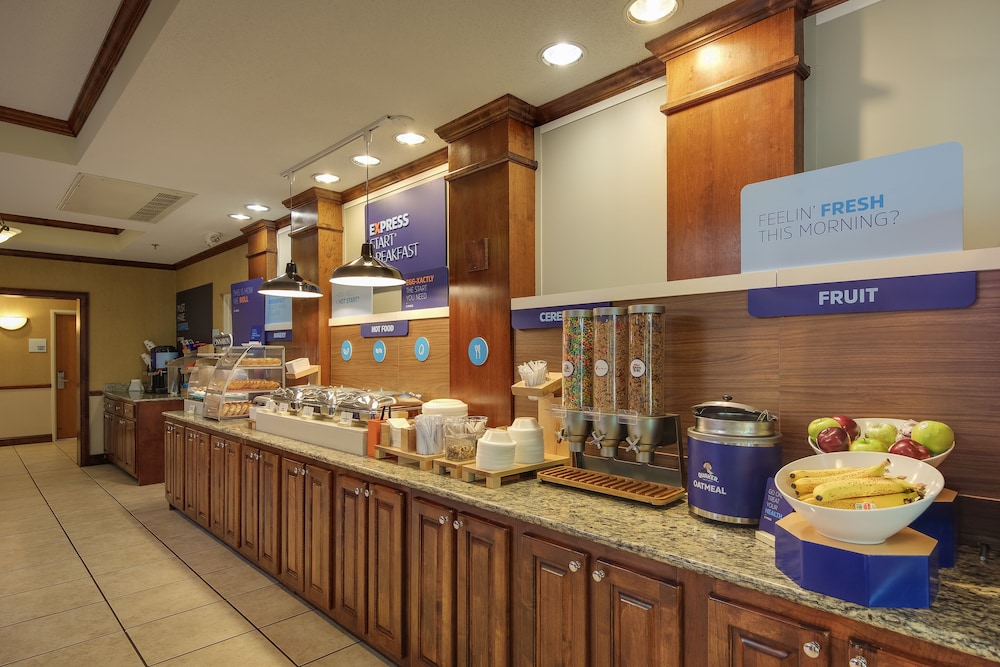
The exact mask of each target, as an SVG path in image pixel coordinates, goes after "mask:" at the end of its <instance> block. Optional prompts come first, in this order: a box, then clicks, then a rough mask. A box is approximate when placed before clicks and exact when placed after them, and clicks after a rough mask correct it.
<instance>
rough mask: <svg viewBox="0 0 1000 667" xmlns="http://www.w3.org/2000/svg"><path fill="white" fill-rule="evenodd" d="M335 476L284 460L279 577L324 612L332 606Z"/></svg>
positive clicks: (322, 470) (291, 460)
mask: <svg viewBox="0 0 1000 667" xmlns="http://www.w3.org/2000/svg"><path fill="white" fill-rule="evenodd" d="M332 499H333V473H331V472H330V471H329V470H326V469H324V468H320V467H319V466H316V465H314V464H308V465H307V464H305V463H302V462H300V461H296V460H293V459H285V458H283V459H282V461H281V517H282V519H281V545H282V546H281V568H280V570H279V578H280V579H281V582H282V583H283V584H285V586H287V587H288V588H290V589H291V590H293V591H295V592H297V593H299V594H301V595H302V596H303V597H305V598H306V599H307V600H309V601H310V602H312V603H313V604H315V605H316V606H317V607H319V608H320V609H321V610H324V611H329V610H330V607H331V599H332V597H331V593H332V588H331V585H330V580H331V562H330V546H331V541H332V535H331V533H332V530H331V520H332V518H333V513H332V511H331V501H332Z"/></svg>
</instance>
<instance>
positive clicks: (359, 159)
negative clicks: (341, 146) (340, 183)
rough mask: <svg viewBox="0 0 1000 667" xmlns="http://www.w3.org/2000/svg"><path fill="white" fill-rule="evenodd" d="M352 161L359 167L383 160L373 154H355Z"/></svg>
mask: <svg viewBox="0 0 1000 667" xmlns="http://www.w3.org/2000/svg"><path fill="white" fill-rule="evenodd" d="M351 162H353V163H354V164H356V165H358V166H359V167H365V166H372V165H376V164H379V163H381V162H382V160H379V159H378V158H377V157H373V156H371V155H355V156H354V157H352V158H351Z"/></svg>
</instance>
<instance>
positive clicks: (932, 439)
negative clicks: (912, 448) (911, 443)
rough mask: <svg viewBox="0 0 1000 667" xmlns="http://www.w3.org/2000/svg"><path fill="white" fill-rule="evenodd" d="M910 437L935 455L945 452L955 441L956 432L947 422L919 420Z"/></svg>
mask: <svg viewBox="0 0 1000 667" xmlns="http://www.w3.org/2000/svg"><path fill="white" fill-rule="evenodd" d="M910 438H912V439H913V440H916V441H917V442H919V443H920V444H921V445H923V446H924V447H926V448H927V449H928V451H930V453H931V454H933V455H934V456H937V455H938V454H944V453H945V452H946V451H948V449H949V448H950V447H951V446H952V445H953V444H954V442H955V432H954V431H953V430H951V427H950V426H948V425H947V424H942V423H941V422H935V421H922V422H917V425H916V426H914V427H913V433H911V434H910Z"/></svg>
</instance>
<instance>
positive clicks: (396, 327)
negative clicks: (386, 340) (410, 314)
mask: <svg viewBox="0 0 1000 667" xmlns="http://www.w3.org/2000/svg"><path fill="white" fill-rule="evenodd" d="M409 333H410V321H409V320H398V321H396V322H377V323H375V324H362V325H361V337H362V338H378V337H379V336H406V335H407V334H409Z"/></svg>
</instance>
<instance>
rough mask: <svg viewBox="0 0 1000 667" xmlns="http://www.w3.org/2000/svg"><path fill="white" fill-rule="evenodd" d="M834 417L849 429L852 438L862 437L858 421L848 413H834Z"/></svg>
mask: <svg viewBox="0 0 1000 667" xmlns="http://www.w3.org/2000/svg"><path fill="white" fill-rule="evenodd" d="M833 419H834V420H835V421H836V422H837V423H838V424H840V425H841V426H842V427H844V429H846V430H847V433H848V435H850V436H851V440H857V439H858V438H860V437H861V427H860V426H858V422H856V421H854V420H853V419H851V418H850V417H848V416H847V415H834V416H833Z"/></svg>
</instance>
